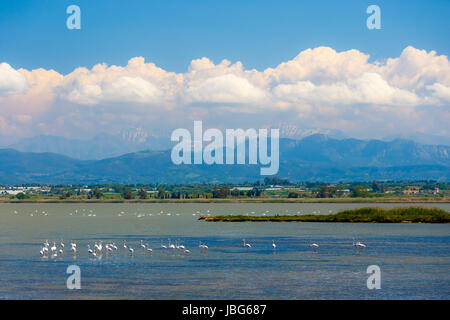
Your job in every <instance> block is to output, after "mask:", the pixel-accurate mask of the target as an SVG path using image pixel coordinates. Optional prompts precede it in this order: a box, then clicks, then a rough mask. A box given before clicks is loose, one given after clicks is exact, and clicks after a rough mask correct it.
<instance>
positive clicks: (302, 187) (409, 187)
mask: <svg viewBox="0 0 450 320" xmlns="http://www.w3.org/2000/svg"><path fill="white" fill-rule="evenodd" d="M448 197H450V183H446V182H437V181H415V182H394V181H384V182H379V181H373V182H345V183H333V184H331V183H320V182H302V183H293V182H291V181H289V180H287V179H280V178H276V177H275V178H265V179H264V181H258V182H255V183H243V184H129V185H123V184H105V185H101V184H96V185H16V186H8V185H0V201H4V202H5V201H6V202H8V201H12V202H15V201H40V200H41V201H52V200H55V201H75V202H76V201H90V200H91V201H95V200H98V201H121V200H123V201H126V200H152V199H153V200H174V201H177V200H212V199H230V200H233V199H234V200H240V199H241V200H246V199H247V200H251V199H254V200H258V199H260V200H262V199H267V200H270V199H273V200H276V199H289V200H295V199H298V200H302V199H303V200H310V201H314V199H330V200H333V199H335V200H339V199H342V200H345V199H348V200H349V201H351V200H352V199H353V200H355V198H368V199H370V198H372V199H373V200H374V201H379V202H383V200H387V199H391V200H392V199H394V200H395V199H403V200H406V201H416V200H423V201H431V202H432V201H445V200H448Z"/></svg>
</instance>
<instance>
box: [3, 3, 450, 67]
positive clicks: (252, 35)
mask: <svg viewBox="0 0 450 320" xmlns="http://www.w3.org/2000/svg"><path fill="white" fill-rule="evenodd" d="M70 4H77V5H79V6H80V8H81V10H82V29H81V30H79V31H75V30H68V29H67V28H66V27H65V21H66V18H67V16H68V15H67V14H66V13H65V10H66V8H67V6H68V5H70ZM370 4H377V5H379V6H380V8H381V15H382V30H372V31H371V30H368V29H367V28H366V24H365V21H366V19H367V16H368V15H367V14H366V13H365V11H366V8H367V6H368V5H370ZM449 16H450V1H447V0H442V1H439V0H434V1H414V0H409V1H398V0H390V1H380V0H376V1H373V0H372V1H363V0H347V1H335V0H332V1H324V0H315V1H299V0H295V1H283V0H281V1H273V0H271V1H266V0H258V1H255V0H227V1H212V0H202V1H198V0H189V1H171V0H163V1H161V0H156V1H155V0H151V1H150V0H130V1H122V0H121V1H117V0H78V1H77V0H70V1H65V0H57V1H55V0H39V1H38V0H22V1H16V0H2V1H1V2H0V38H1V39H2V40H1V42H0V61H7V62H8V63H9V64H10V65H11V66H13V67H15V68H18V67H23V68H27V69H33V68H38V67H43V68H46V69H55V70H57V71H58V72H60V73H64V74H66V73H69V72H71V71H72V70H73V69H74V68H76V67H78V66H86V67H91V66H93V65H94V64H96V63H98V62H106V63H108V64H118V65H123V64H125V63H126V62H127V61H128V59H130V58H131V57H135V56H143V57H145V59H146V60H147V61H153V62H154V63H156V64H157V65H158V66H161V67H162V68H164V69H166V70H168V71H176V72H184V71H185V70H186V69H187V67H188V64H189V62H190V61H191V60H192V59H196V58H201V57H204V56H206V57H208V58H210V59H211V60H212V61H214V62H216V63H217V62H220V61H221V60H222V59H224V58H226V59H229V60H231V61H233V62H234V61H242V62H243V64H244V66H245V67H246V68H247V69H251V68H257V69H258V70H261V69H265V68H267V67H274V66H276V65H277V64H279V63H280V62H281V61H286V60H288V59H291V58H293V57H295V56H296V55H297V54H298V53H299V52H300V51H302V50H304V49H307V48H314V47H317V46H330V47H332V48H334V49H335V50H337V51H342V50H348V49H358V50H360V51H362V52H365V53H368V54H370V55H371V59H377V60H382V59H384V58H386V57H393V56H398V55H399V54H400V53H401V51H402V50H403V49H404V48H405V47H406V46H409V45H410V46H413V47H415V48H418V49H425V50H427V51H429V50H435V51H437V53H439V54H445V55H448V54H449V49H450V47H449V46H450V41H449V39H450V26H449V22H448V17H449Z"/></svg>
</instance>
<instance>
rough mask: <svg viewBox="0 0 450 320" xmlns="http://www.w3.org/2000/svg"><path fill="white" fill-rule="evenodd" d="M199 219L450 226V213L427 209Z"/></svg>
mask: <svg viewBox="0 0 450 320" xmlns="http://www.w3.org/2000/svg"><path fill="white" fill-rule="evenodd" d="M199 220H205V221H215V222H246V221H249V222H374V223H450V213H448V212H447V211H445V210H442V209H440V208H432V207H431V208H428V207H395V208H380V207H367V208H358V209H352V210H345V211H341V212H338V213H335V214H317V215H316V214H315V215H312V214H307V215H292V216H290V215H274V216H243V215H227V216H207V217H206V216H201V217H199Z"/></svg>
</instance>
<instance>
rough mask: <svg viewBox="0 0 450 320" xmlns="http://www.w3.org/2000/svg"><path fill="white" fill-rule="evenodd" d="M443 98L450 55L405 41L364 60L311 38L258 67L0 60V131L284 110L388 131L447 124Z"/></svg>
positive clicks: (314, 121)
mask: <svg viewBox="0 0 450 320" xmlns="http://www.w3.org/2000/svg"><path fill="white" fill-rule="evenodd" d="M449 104H450V63H449V60H448V58H447V57H446V56H444V55H438V54H437V53H436V52H434V51H430V52H427V51H425V50H418V49H415V48H413V47H407V48H405V49H404V50H403V52H402V53H401V55H400V56H399V57H394V58H389V59H387V60H386V61H383V62H378V61H375V62H369V55H367V54H365V53H362V52H360V51H358V50H348V51H342V52H337V51H335V50H334V49H332V48H328V47H318V48H315V49H307V50H304V51H302V52H300V53H299V54H298V55H297V56H296V57H294V58H293V59H292V60H289V61H285V62H282V63H280V64H279V65H278V66H276V67H275V68H267V69H265V70H261V71H259V70H255V69H252V70H248V69H245V67H244V66H243V64H242V63H241V62H239V61H238V62H235V63H232V62H230V61H228V60H226V59H225V60H223V61H221V62H220V63H218V64H215V63H214V62H213V61H211V60H210V59H208V58H205V57H203V58H201V59H195V60H192V62H191V63H190V65H189V68H188V70H187V72H185V73H175V72H169V71H167V70H164V69H162V68H159V67H157V66H156V65H155V64H154V63H151V62H145V61H144V58H142V57H135V58H132V59H130V60H129V61H128V63H127V64H126V65H125V66H115V65H111V66H108V65H106V64H104V63H100V64H97V65H95V66H94V67H92V68H91V69H88V68H84V67H79V68H77V69H75V70H74V71H73V72H71V73H69V74H67V75H62V74H59V73H58V72H56V71H53V70H44V69H36V70H31V71H28V70H25V69H18V70H15V69H13V68H12V67H11V66H10V65H9V64H7V63H1V64H0V111H1V115H2V118H1V125H0V134H11V132H13V131H14V132H26V133H27V134H39V133H42V132H43V130H44V129H45V132H49V131H51V132H52V134H57V132H58V131H62V130H66V131H67V130H73V131H74V132H75V131H77V132H80V131H83V130H84V129H86V130H99V131H104V128H108V129H110V128H113V127H115V126H129V127H131V126H143V125H145V124H148V125H155V126H159V127H169V126H175V125H176V126H178V125H179V124H180V123H182V122H183V121H191V120H192V119H193V118H195V117H201V118H209V119H212V120H215V121H217V122H225V121H227V120H228V121H230V122H231V121H234V120H235V119H237V118H238V117H241V118H242V119H246V120H245V121H247V122H248V121H256V120H257V119H263V118H264V117H266V118H265V123H267V122H270V121H274V122H279V119H280V118H284V119H292V121H295V122H297V123H298V124H299V125H300V126H302V125H307V126H308V127H311V126H317V127H321V128H327V127H329V128H332V129H341V130H344V131H345V130H352V131H353V132H356V133H357V132H358V130H360V132H363V131H364V132H365V133H368V132H375V131H380V130H390V131H392V133H395V131H396V130H397V131H401V130H404V131H405V130H412V129H411V128H414V127H419V125H420V126H421V128H422V127H423V128H425V129H423V130H429V131H430V133H433V131H435V132H439V133H440V134H441V135H442V134H443V132H444V134H450V132H449V129H448V124H445V121H443V119H448V118H449V113H450V111H449ZM86 106H89V108H86ZM430 106H439V108H429V107H430ZM245 117H247V118H245ZM404 119H407V122H406V121H404ZM36 123H38V124H39V125H34V124H36ZM434 123H436V125H433V124H434ZM424 124H426V125H424ZM249 125H251V126H256V124H249ZM33 126H34V127H33ZM101 126H103V127H104V128H102V127H101ZM339 126H344V127H343V128H339ZM68 128H69V129H68ZM66 131H65V132H66Z"/></svg>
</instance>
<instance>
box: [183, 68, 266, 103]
mask: <svg viewBox="0 0 450 320" xmlns="http://www.w3.org/2000/svg"><path fill="white" fill-rule="evenodd" d="M184 93H185V98H186V101H187V102H189V103H192V102H203V103H207V102H209V103H240V104H246V103H252V104H256V103H258V102H261V103H263V102H264V100H265V98H266V93H265V92H264V90H262V89H261V88H258V87H256V86H255V85H253V84H252V83H250V81H249V80H247V79H245V78H243V77H238V76H236V75H234V74H225V75H221V76H217V77H212V78H207V79H206V80H204V81H202V82H201V83H200V84H198V85H195V86H188V87H187V88H186V89H185V90H184Z"/></svg>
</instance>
